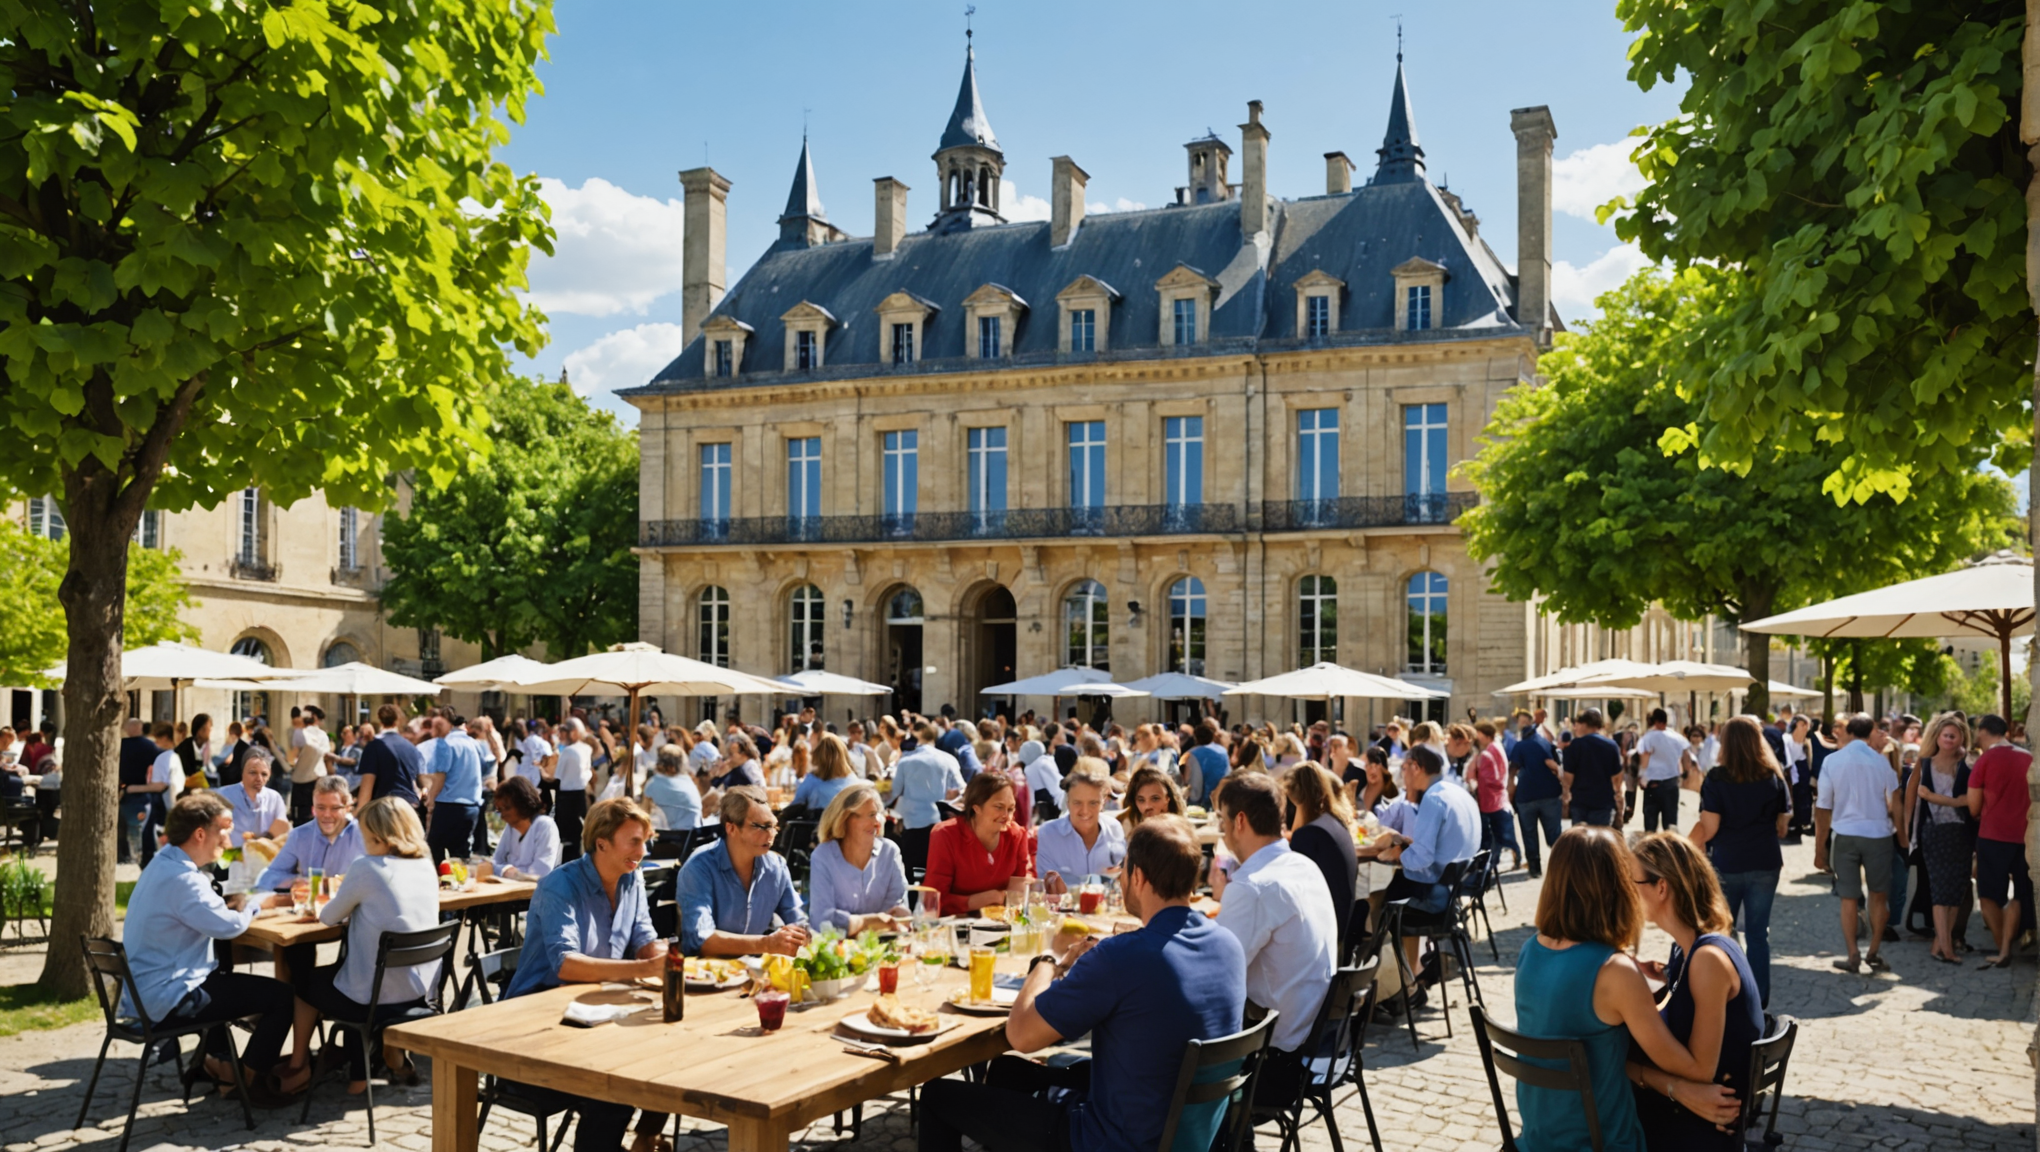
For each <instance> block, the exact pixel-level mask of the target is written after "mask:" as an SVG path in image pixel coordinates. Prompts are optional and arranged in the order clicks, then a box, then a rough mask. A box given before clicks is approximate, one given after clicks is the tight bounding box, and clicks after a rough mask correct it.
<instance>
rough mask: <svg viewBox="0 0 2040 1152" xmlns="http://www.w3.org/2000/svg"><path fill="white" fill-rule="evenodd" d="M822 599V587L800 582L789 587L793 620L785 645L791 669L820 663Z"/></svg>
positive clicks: (810, 667)
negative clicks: (791, 597)
mask: <svg viewBox="0 0 2040 1152" xmlns="http://www.w3.org/2000/svg"><path fill="white" fill-rule="evenodd" d="M824 606H825V602H824V601H823V599H822V590H821V589H820V588H817V587H815V586H814V585H812V584H803V585H801V586H800V587H798V588H795V589H794V590H793V600H792V602H791V603H790V605H789V606H788V607H789V613H788V615H789V617H790V618H791V620H792V622H793V642H792V644H791V645H790V646H789V654H790V656H791V657H792V659H791V663H792V664H793V669H792V670H793V671H795V672H807V671H814V670H819V669H820V668H821V666H822V609H823V607H824Z"/></svg>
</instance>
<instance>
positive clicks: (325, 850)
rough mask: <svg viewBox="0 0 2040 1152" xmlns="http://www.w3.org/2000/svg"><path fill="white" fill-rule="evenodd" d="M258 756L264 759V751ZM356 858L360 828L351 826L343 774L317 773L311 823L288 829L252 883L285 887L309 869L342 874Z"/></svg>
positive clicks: (247, 766)
mask: <svg viewBox="0 0 2040 1152" xmlns="http://www.w3.org/2000/svg"><path fill="white" fill-rule="evenodd" d="M257 751H258V750H251V751H250V752H249V754H248V759H247V760H246V761H245V762H244V763H243V764H242V768H241V771H242V772H243V773H244V774H246V773H248V772H250V771H251V770H252V769H253V768H254V767H255V765H256V763H257V760H256V756H257ZM262 756H263V758H264V759H265V760H266V759H267V754H266V753H262ZM270 795H272V796H274V795H276V793H274V792H271V793H270ZM360 858H361V829H359V828H357V827H355V826H354V797H353V796H352V795H350V794H349V793H348V790H347V777H345V776H321V777H319V779H318V782H317V783H315V784H313V785H312V820H311V823H309V824H300V825H298V826H297V827H295V828H293V829H291V830H290V833H289V835H287V836H285V837H284V838H283V847H282V848H280V849H278V850H277V853H276V859H274V860H271V861H270V862H269V867H267V868H265V869H263V870H262V878H261V879H260V880H257V881H256V882H255V887H256V888H258V889H261V890H263V891H268V890H271V889H275V890H278V891H281V890H284V889H287V888H289V887H290V885H291V881H293V880H296V879H297V878H298V877H300V876H307V875H310V874H311V873H313V872H318V873H320V874H321V875H324V876H340V875H344V874H345V873H346V872H347V866H348V865H349V864H352V863H354V862H355V861H356V860H359V859H360Z"/></svg>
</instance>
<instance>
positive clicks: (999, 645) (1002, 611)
mask: <svg viewBox="0 0 2040 1152" xmlns="http://www.w3.org/2000/svg"><path fill="white" fill-rule="evenodd" d="M1018 616H1019V608H1018V606H1017V605H1015V604H1014V603H1013V594H1012V593H1011V592H1008V591H1007V590H1006V589H1005V588H1003V587H1001V586H1000V585H997V584H990V585H987V586H986V587H985V588H984V590H983V591H981V592H979V593H978V594H977V598H976V603H975V604H973V605H972V606H971V607H970V610H969V612H968V619H969V621H970V626H969V628H968V629H967V630H966V632H965V637H966V643H967V644H968V645H969V649H970V650H969V652H968V653H967V654H966V656H967V659H968V663H967V664H966V667H968V668H969V669H970V677H969V679H968V681H967V682H966V683H965V685H964V687H965V689H966V691H967V692H968V693H969V695H968V696H967V697H966V698H965V699H963V700H960V701H958V702H957V710H958V711H959V712H960V713H962V714H963V715H965V716H976V715H979V714H980V713H981V712H982V711H983V709H984V706H985V704H986V700H985V699H984V697H983V695H982V692H983V690H984V689H985V688H986V687H988V686H990V685H993V684H1004V683H1007V682H1008V681H1012V680H1017V679H1019V673H1018V672H1017V671H1016V665H1017V664H1018V663H1019V651H1020V634H1019V627H1018V619H1017V617H1018Z"/></svg>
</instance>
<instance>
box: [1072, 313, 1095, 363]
mask: <svg viewBox="0 0 2040 1152" xmlns="http://www.w3.org/2000/svg"><path fill="white" fill-rule="evenodd" d="M1097 350H1098V312H1097V310H1096V309H1093V308H1078V309H1075V310H1074V311H1072V312H1071V313H1070V351H1072V352H1096V351H1097Z"/></svg>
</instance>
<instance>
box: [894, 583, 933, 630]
mask: <svg viewBox="0 0 2040 1152" xmlns="http://www.w3.org/2000/svg"><path fill="white" fill-rule="evenodd" d="M926 616H927V613H926V611H925V610H924V609H923V608H922V607H921V594H920V593H919V592H916V591H914V590H913V589H912V588H902V589H900V590H899V591H897V592H895V593H893V594H892V595H891V596H890V597H887V599H886V602H885V622H886V623H888V624H920V623H922V622H924V620H925V619H926Z"/></svg>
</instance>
